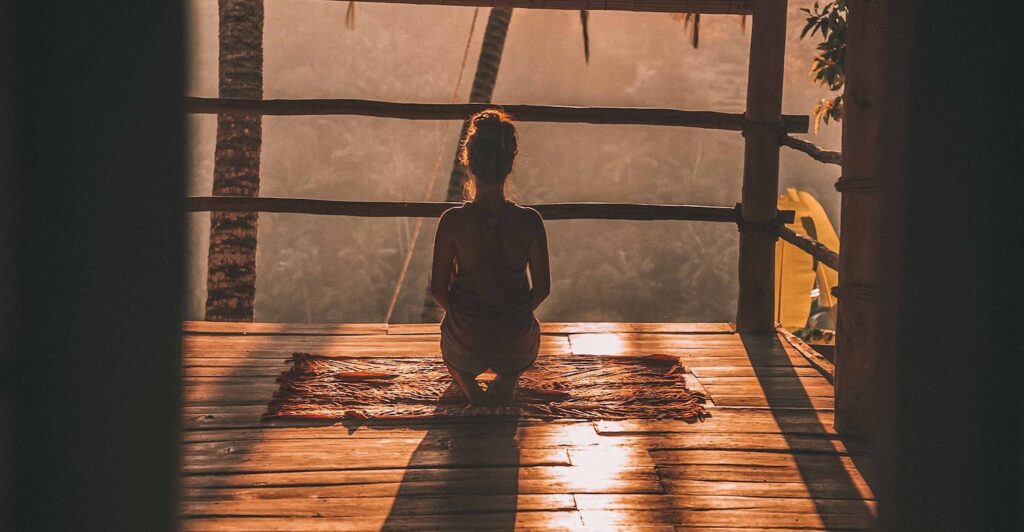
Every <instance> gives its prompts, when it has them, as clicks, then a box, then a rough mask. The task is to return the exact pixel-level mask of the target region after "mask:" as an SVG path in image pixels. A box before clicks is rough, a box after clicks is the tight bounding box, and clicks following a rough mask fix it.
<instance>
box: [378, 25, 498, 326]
mask: <svg viewBox="0 0 1024 532" xmlns="http://www.w3.org/2000/svg"><path fill="white" fill-rule="evenodd" d="M479 14H480V8H479V7H478V8H476V9H474V10H473V21H472V22H470V24H469V36H468V37H467V38H466V48H465V49H464V50H463V51H462V65H461V66H460V67H459V76H458V78H456V80H455V89H454V90H452V98H451V101H452V103H455V102H456V100H457V99H458V97H459V86H460V85H462V77H463V74H465V72H466V60H467V59H468V58H469V49H470V44H471V43H472V42H473V33H475V31H476V19H477V17H478V16H479ZM450 126H451V122H447V121H446V122H445V123H444V130H442V133H441V141H440V142H439V143H438V145H437V157H435V159H434V170H433V171H432V172H431V173H430V181H429V182H428V183H427V187H426V190H424V191H423V201H427V200H429V199H430V195H431V192H433V191H434V185H435V184H436V183H437V173H438V171H439V170H440V169H441V161H442V159H443V156H444V148H445V146H446V145H447V144H448V129H449V127H450ZM422 229H423V218H417V219H416V225H415V226H414V227H413V230H412V236H410V237H409V245H408V246H407V247H408V249H407V250H406V252H405V257H404V258H403V259H402V269H401V270H400V271H399V272H398V280H397V281H396V282H395V288H394V290H393V291H392V292H391V300H390V301H389V302H388V309H387V311H386V312H385V313H384V324H385V325H387V324H389V323H391V316H392V315H393V314H394V313H395V305H397V304H398V295H399V294H401V292H402V285H403V284H405V277H406V275H408V273H409V264H410V263H412V253H413V251H414V250H415V249H416V242H417V241H418V240H419V237H420V231H421V230H422Z"/></svg>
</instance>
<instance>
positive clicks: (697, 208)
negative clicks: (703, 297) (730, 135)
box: [185, 196, 795, 223]
mask: <svg viewBox="0 0 1024 532" xmlns="http://www.w3.org/2000/svg"><path fill="white" fill-rule="evenodd" d="M459 205H462V204H461V203H446V202H415V201H340V200H313V199H298V198H266V197H262V198H257V197H247V196H194V197H190V198H186V199H185V210H186V211H187V212H206V211H232V212H276V213H292V214H318V215H326V216H359V217H371V218H383V217H403V216H408V217H414V218H437V217H439V216H441V214H442V213H443V212H444V211H446V210H448V209H450V208H452V207H457V206H459ZM530 207H532V208H534V209H537V212H539V213H540V215H541V216H542V217H544V219H545V220H644V221H653V220H689V221H701V222H732V223H739V215H738V213H739V208H740V206H739V205H736V206H735V207H718V206H705V205H650V204H641V203H547V204H541V205H530ZM794 215H795V213H794V211H779V216H778V220H779V222H780V223H792V222H793V217H794Z"/></svg>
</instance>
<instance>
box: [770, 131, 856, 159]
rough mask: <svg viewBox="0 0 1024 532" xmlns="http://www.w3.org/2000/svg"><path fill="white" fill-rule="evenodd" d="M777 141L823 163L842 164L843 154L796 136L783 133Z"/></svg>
mask: <svg viewBox="0 0 1024 532" xmlns="http://www.w3.org/2000/svg"><path fill="white" fill-rule="evenodd" d="M779 143H780V144H782V145H783V146H786V147H789V148H793V149H794V150H796V151H802V152H804V153H806V154H807V155H809V156H810V157H811V158H812V159H814V160H815V161H818V162H820V163H825V164H834V165H838V166H842V164H843V154H842V153H840V152H837V151H832V150H826V149H824V148H822V147H821V146H818V145H817V144H814V143H813V142H810V141H806V140H804V139H798V138H796V137H793V136H790V135H786V134H783V135H782V137H781V138H780V139H779Z"/></svg>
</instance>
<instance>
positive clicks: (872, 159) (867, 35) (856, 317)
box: [835, 0, 893, 439]
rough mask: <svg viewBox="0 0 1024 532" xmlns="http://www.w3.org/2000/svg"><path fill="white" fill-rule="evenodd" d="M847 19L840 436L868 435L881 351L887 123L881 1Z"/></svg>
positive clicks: (861, 4) (853, 9)
mask: <svg viewBox="0 0 1024 532" xmlns="http://www.w3.org/2000/svg"><path fill="white" fill-rule="evenodd" d="M849 6H850V9H849V13H850V14H849V18H848V28H847V32H846V36H847V49H848V53H847V56H846V91H845V96H844V100H845V101H844V106H845V114H844V117H843V176H842V177H841V178H840V179H839V181H838V182H837V183H836V189H837V190H839V191H840V192H841V193H842V195H843V197H842V217H841V220H842V221H841V226H840V235H841V236H840V239H841V240H840V249H842V250H843V252H842V253H841V254H840V260H839V266H840V267H839V272H840V274H839V289H838V295H839V297H838V299H839V309H838V317H839V319H838V323H837V326H836V330H837V333H836V383H835V384H836V427H837V429H838V430H839V431H841V432H842V433H843V434H844V435H845V436H848V437H859V438H863V439H870V438H871V434H872V432H876V431H875V430H874V429H873V428H872V423H873V419H872V417H873V416H872V413H871V410H872V405H871V402H872V401H873V397H874V396H875V391H874V383H875V381H876V380H877V378H878V377H879V375H878V373H877V372H878V368H879V364H878V358H877V357H878V356H879V354H880V353H881V352H882V351H883V346H882V345H881V343H880V340H879V335H878V330H879V322H878V318H879V315H880V309H881V307H880V301H879V290H878V282H879V278H880V275H881V273H882V272H881V271H880V268H879V264H880V256H881V252H882V249H881V241H882V229H883V227H882V219H883V216H882V215H883V210H882V194H881V193H882V184H883V182H884V179H883V175H884V174H886V167H885V165H886V163H885V157H883V155H884V153H883V152H884V151H885V147H884V146H883V145H884V144H887V143H888V142H889V141H884V140H883V136H884V135H885V134H886V133H887V132H888V133H891V131H890V129H889V128H890V127H892V126H893V120H891V119H889V118H888V117H884V116H883V113H882V112H883V109H884V106H883V102H884V99H885V98H886V95H887V92H888V91H889V87H888V84H889V78H890V75H889V72H888V71H887V69H888V65H887V64H886V61H885V60H884V58H885V54H886V47H887V43H889V42H890V39H889V38H888V37H887V36H886V33H885V31H884V30H880V29H879V28H882V27H883V26H884V25H886V23H887V22H888V21H887V19H886V18H885V16H884V12H885V6H883V5H880V4H878V3H877V2H870V1H868V0H851V2H850V4H849Z"/></svg>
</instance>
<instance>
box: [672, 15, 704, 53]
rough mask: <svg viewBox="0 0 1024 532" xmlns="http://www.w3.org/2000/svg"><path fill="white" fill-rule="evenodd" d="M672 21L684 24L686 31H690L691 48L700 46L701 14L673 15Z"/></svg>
mask: <svg viewBox="0 0 1024 532" xmlns="http://www.w3.org/2000/svg"><path fill="white" fill-rule="evenodd" d="M672 20H676V21H679V22H682V23H683V29H684V30H690V46H693V47H694V48H697V46H699V45H700V13H673V14H672Z"/></svg>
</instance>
